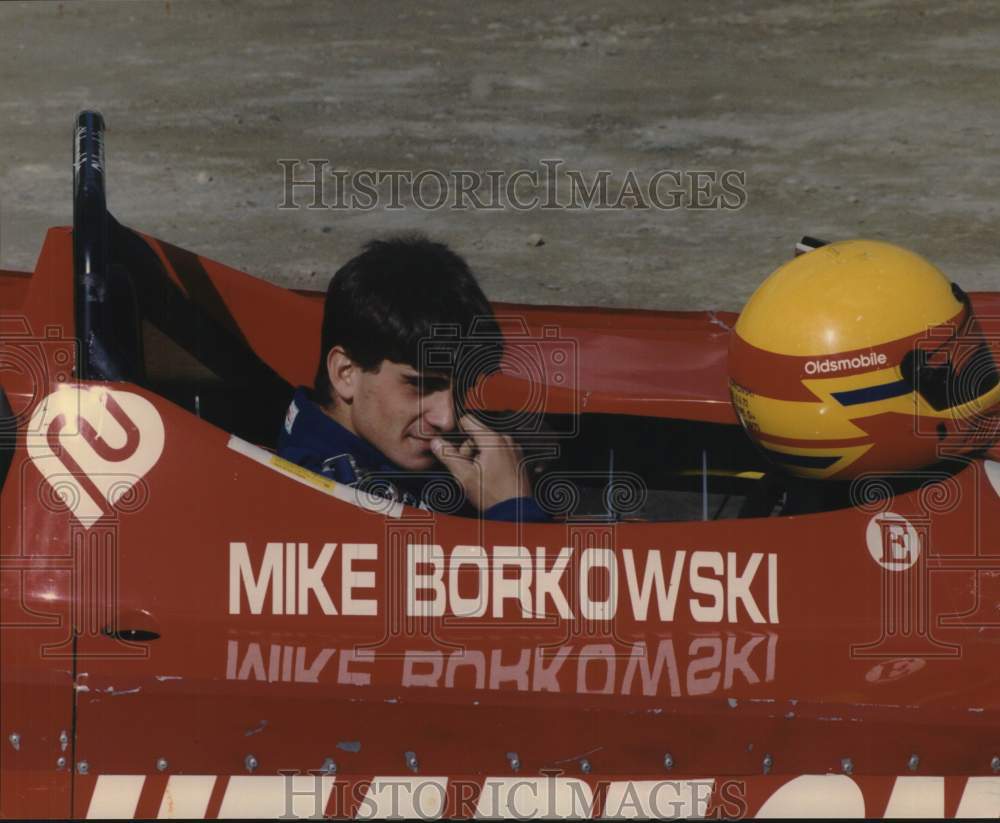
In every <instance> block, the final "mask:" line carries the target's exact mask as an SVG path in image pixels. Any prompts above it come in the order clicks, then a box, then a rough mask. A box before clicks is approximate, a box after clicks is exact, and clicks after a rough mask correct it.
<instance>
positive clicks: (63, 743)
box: [59, 729, 69, 751]
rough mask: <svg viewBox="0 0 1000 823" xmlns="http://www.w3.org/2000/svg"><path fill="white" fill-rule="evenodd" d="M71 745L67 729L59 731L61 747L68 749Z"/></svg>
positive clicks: (64, 749)
mask: <svg viewBox="0 0 1000 823" xmlns="http://www.w3.org/2000/svg"><path fill="white" fill-rule="evenodd" d="M67 746H69V735H68V734H66V730H65V729H63V730H62V731H61V732H59V748H61V749H62V750H63V751H66V747H67Z"/></svg>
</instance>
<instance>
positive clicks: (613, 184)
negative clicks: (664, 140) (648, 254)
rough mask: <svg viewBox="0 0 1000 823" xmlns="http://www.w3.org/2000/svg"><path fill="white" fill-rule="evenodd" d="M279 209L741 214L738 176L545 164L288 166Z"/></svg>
mask: <svg viewBox="0 0 1000 823" xmlns="http://www.w3.org/2000/svg"><path fill="white" fill-rule="evenodd" d="M277 163H278V166H279V167H280V168H281V174H282V180H281V182H282V190H281V198H280V200H279V203H278V208H280V209H299V208H308V209H357V210H361V211H368V210H372V209H384V210H388V211H394V210H399V209H405V208H411V207H412V208H418V209H423V210H425V211H436V210H438V209H451V210H459V211H461V210H475V211H499V210H504V209H513V210H514V211H532V210H535V209H539V210H542V211H560V210H563V211H573V210H582V209H587V210H597V211H618V210H622V209H655V210H659V211H673V210H676V209H693V210H714V209H718V210H722V211H737V210H739V209H742V208H743V207H744V206H745V205H746V204H747V187H746V182H747V181H746V172H745V171H740V170H737V169H724V170H719V169H651V170H647V171H639V170H636V169H627V170H625V171H616V170H612V169H596V170H587V171H584V170H582V169H574V168H569V167H567V166H566V162H565V161H564V160H561V159H543V160H539V161H538V166H537V167H535V168H523V169H514V170H509V169H446V170H442V169H421V170H413V169H357V170H348V169H339V168H335V167H334V166H333V165H332V163H331V162H330V160H328V159H323V158H310V159H300V158H282V159H279V160H278V161H277Z"/></svg>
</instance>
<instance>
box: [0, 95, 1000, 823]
mask: <svg viewBox="0 0 1000 823" xmlns="http://www.w3.org/2000/svg"><path fill="white" fill-rule="evenodd" d="M75 149H76V156H75V170H74V171H75V179H74V183H75V185H74V198H75V200H74V226H73V228H72V229H70V228H53V229H51V230H50V231H49V233H48V235H47V237H46V239H45V243H44V246H43V248H42V251H41V254H40V257H39V260H38V263H37V266H36V268H35V271H34V272H32V273H20V272H2V277H0V301H2V302H0V305H2V313H0V323H2V348H0V351H2V354H3V361H2V362H3V370H2V372H0V386H2V391H3V399H2V403H0V433H2V440H0V447H2V448H0V456H2V458H3V459H2V461H0V470H2V473H0V476H2V479H3V492H2V498H0V503H2V507H3V508H2V513H3V529H2V541H0V731H2V737H0V814H2V815H4V816H9V817H34V818H69V817H99V818H131V817H145V818H152V817H182V818H203V817H207V818H212V817H280V816H282V815H285V816H286V819H287V818H288V816H289V815H297V816H301V817H313V816H324V815H326V816H332V817H346V818H351V817H382V816H387V815H397V816H399V815H402V816H421V817H425V818H429V817H441V816H445V817H477V816H478V817H509V816H514V817H539V816H556V817H571V816H607V817H643V816H660V817H677V816H693V817H727V818H728V817H743V816H748V817H749V816H795V817H806V816H840V817H850V816H858V817H860V816H868V817H880V816H907V815H919V816H924V817H942V816H944V817H953V816H959V817H973V816H996V815H997V814H1000V799H998V798H1000V776H998V773H1000V734H998V733H1000V700H998V694H1000V658H998V654H997V652H998V648H1000V616H998V608H1000V498H998V490H1000V465H998V464H997V463H994V462H993V461H992V460H991V459H990V457H991V453H990V451H989V449H988V448H983V449H981V450H979V451H978V452H975V453H973V454H962V455H956V456H953V457H951V458H950V459H946V460H942V461H940V462H938V463H936V464H935V466H934V467H933V469H929V470H927V471H923V472H908V473H905V475H900V476H885V475H883V476H878V477H875V476H865V475H859V476H858V477H856V478H854V479H853V480H852V481H851V482H850V483H846V482H843V483H839V484H838V483H835V482H834V483H828V482H825V481H822V480H810V479H808V478H801V477H799V476H796V475H794V474H791V473H788V472H786V471H783V470H782V469H781V468H779V467H777V465H776V464H775V463H773V462H771V460H770V459H769V458H768V457H767V455H766V454H765V452H764V451H762V450H761V449H760V448H759V447H758V444H755V443H754V441H753V440H752V439H751V438H750V437H748V436H747V433H746V431H745V429H744V427H743V426H742V425H740V420H739V419H738V417H737V413H736V410H735V407H734V404H733V401H732V399H731V392H730V385H729V378H730V375H729V357H728V352H729V350H730V343H731V337H732V335H733V331H732V329H733V327H734V324H735V323H736V320H737V317H736V315H735V314H731V313H724V312H653V311H621V310H613V309H594V308H582V309H576V308H556V307H537V306H515V305H498V306H496V311H497V314H498V317H499V318H500V320H501V325H502V328H503V330H504V337H505V341H506V344H507V348H508V351H509V352H513V353H514V354H513V356H511V357H508V359H507V360H506V361H505V362H506V365H505V367H504V372H503V374H501V375H499V376H498V377H497V378H496V379H495V380H493V381H492V382H491V384H490V386H489V389H488V390H484V391H483V392H482V395H481V397H480V398H479V399H480V404H481V409H482V411H483V412H484V413H486V414H496V415H501V414H503V415H507V416H508V417H507V419H509V418H510V416H512V415H513V416H515V417H517V419H518V421H519V422H518V436H519V439H520V440H521V442H522V444H523V445H524V448H525V453H526V454H527V455H528V456H529V458H530V459H532V460H534V461H537V471H536V475H535V491H536V496H537V498H538V500H539V502H540V504H541V505H542V506H543V507H545V508H546V509H547V510H548V511H549V512H550V513H551V515H552V519H551V521H549V522H542V523H515V522H499V521H487V520H481V519H478V518H467V517H463V516H461V512H460V511H458V510H457V509H456V510H454V511H452V512H451V513H448V507H447V504H445V505H443V506H441V507H439V509H441V510H439V511H436V512H429V511H425V510H423V509H416V508H410V507H407V506H403V505H401V504H399V503H392V502H390V501H387V500H386V499H383V498H382V497H379V496H378V495H376V494H370V493H361V492H358V491H357V490H355V489H353V488H348V487H344V486H342V485H339V484H337V483H335V482H333V481H331V480H328V479H326V478H325V477H322V476H320V475H316V474H313V473H311V472H309V471H306V470H304V469H302V468H300V467H298V466H295V465H293V464H291V463H288V462H286V461H284V460H282V459H281V458H280V457H278V456H277V455H276V454H275V453H274V452H273V446H274V442H275V439H276V435H277V432H278V429H279V428H280V425H281V421H282V419H283V415H284V412H285V409H286V407H287V404H288V401H289V398H290V396H291V393H292V389H293V387H295V386H296V385H300V384H308V383H310V382H311V378H312V369H313V360H314V353H315V352H316V351H317V350H318V348H319V330H320V322H321V316H322V308H323V301H322V295H319V294H309V293H303V292H298V291H294V290H288V289H284V288H280V287H278V286H275V285H272V284H269V283H267V282H264V281H262V280H259V279H255V278H254V277H252V276H250V275H247V274H245V273H242V272H239V271H237V270H235V269H232V268H229V267H227V266H225V265H222V264H220V263H216V262H214V261H211V260H208V259H206V258H204V257H201V256H199V255H197V254H195V253H193V252H189V251H186V250H183V249H180V248H178V247H176V246H173V245H171V244H169V243H167V242H164V241H161V240H158V239H156V238H153V237H150V236H148V235H144V234H141V233H138V232H136V231H133V230H131V229H128V228H126V227H124V226H122V225H120V224H119V223H117V222H116V221H115V220H114V218H113V217H111V216H110V215H109V214H108V212H107V209H106V207H105V198H104V163H103V123H102V120H101V118H100V116H99V115H97V114H94V113H89V112H87V113H84V114H82V115H80V117H79V120H78V123H77V128H76V134H75ZM812 245H816V244H812ZM808 254H810V255H811V254H813V252H811V251H810V252H808ZM969 300H970V301H971V305H974V306H975V309H976V314H977V316H978V317H979V321H980V323H981V324H982V327H983V331H984V332H985V333H986V335H987V337H989V336H990V335H995V332H996V331H997V330H998V328H1000V322H997V320H996V319H994V320H993V321H992V323H991V321H990V317H991V315H992V316H993V318H997V317H998V316H1000V294H993V293H989V294H985V293H978V294H973V295H970V296H969ZM744 423H746V420H744ZM786 453H787V454H796V453H797V452H795V451H794V450H791V451H789V450H787V449H786Z"/></svg>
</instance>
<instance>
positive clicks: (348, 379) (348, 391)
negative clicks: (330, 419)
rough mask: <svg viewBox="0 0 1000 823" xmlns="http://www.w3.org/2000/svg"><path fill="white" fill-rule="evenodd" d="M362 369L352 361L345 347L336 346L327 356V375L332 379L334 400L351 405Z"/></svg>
mask: <svg viewBox="0 0 1000 823" xmlns="http://www.w3.org/2000/svg"><path fill="white" fill-rule="evenodd" d="M360 372H361V367H360V366H359V365H358V364H357V363H355V362H354V361H353V360H351V358H350V356H349V355H348V354H347V352H346V351H344V347H343V346H334V347H333V348H332V349H330V351H329V352H328V353H327V355H326V374H327V377H329V378H330V386H331V388H332V389H333V397H334V400H343V401H344V402H345V403H350V402H351V401H352V400H353V399H354V394H355V392H356V391H357V388H358V375H359V374H360Z"/></svg>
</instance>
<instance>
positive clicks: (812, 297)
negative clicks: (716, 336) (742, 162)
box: [729, 240, 1000, 479]
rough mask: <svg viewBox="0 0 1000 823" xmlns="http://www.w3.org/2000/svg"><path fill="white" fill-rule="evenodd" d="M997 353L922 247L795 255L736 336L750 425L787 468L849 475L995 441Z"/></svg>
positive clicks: (861, 246)
mask: <svg viewBox="0 0 1000 823" xmlns="http://www.w3.org/2000/svg"><path fill="white" fill-rule="evenodd" d="M996 353H997V352H996V351H995V347H994V346H993V345H991V343H990V341H987V340H986V338H985V337H984V336H983V334H982V331H981V329H980V327H979V323H978V322H977V321H976V318H975V315H974V314H973V311H972V304H971V302H970V301H969V298H968V296H967V295H966V294H965V292H963V291H962V290H961V289H960V288H959V287H958V286H957V285H955V284H953V283H950V282H949V281H948V279H947V278H946V277H945V276H944V275H943V274H942V273H941V272H940V271H939V270H938V269H937V268H936V267H935V266H933V265H932V264H931V263H929V262H928V261H927V260H925V259H924V258H922V257H920V256H919V255H917V254H914V253H913V252H910V251H907V250H906V249H903V248H900V247H899V246H894V245H892V244H890V243H880V242H876V241H873V240H848V241H844V242H841V243H832V244H830V245H826V246H822V247H820V248H818V249H816V250H815V251H810V252H808V253H807V254H803V255H801V256H799V257H796V258H795V259H794V260H792V261H790V262H788V263H786V264H785V265H784V266H782V267H781V268H779V269H778V270H777V271H775V272H774V273H773V274H772V275H771V276H770V277H768V278H767V280H765V281H764V282H763V283H762V284H761V286H760V288H758V289H757V291H756V292H754V294H753V295H752V296H751V297H750V300H749V301H748V302H747V304H746V306H745V307H744V309H743V312H742V313H741V314H740V317H739V320H738V321H737V323H736V327H735V329H734V332H733V334H732V337H731V341H730V347H729V377H730V383H729V386H730V392H731V394H732V398H733V404H734V406H735V408H736V412H737V415H738V416H739V418H740V422H741V423H742V424H743V427H744V428H745V429H746V431H747V433H748V434H749V435H750V436H751V437H752V438H753V439H754V440H755V441H756V442H757V444H758V445H759V446H760V447H761V448H762V449H764V451H765V453H766V454H767V455H768V456H769V457H770V458H771V459H772V460H773V461H774V462H776V463H778V464H779V465H780V466H781V467H782V468H783V469H785V470H786V471H788V472H790V473H792V474H795V475H799V476H803V477H813V478H836V479H844V478H850V477H855V476H857V475H859V474H862V473H864V472H869V471H874V472H891V471H900V470H905V469H913V468H919V467H921V466H926V465H929V464H931V463H933V462H935V461H936V460H938V459H940V457H941V456H942V452H941V450H940V446H941V445H943V444H945V445H947V447H948V449H949V453H951V454H954V453H956V451H963V450H969V449H972V448H975V447H981V446H983V445H986V443H984V432H986V434H985V436H987V437H991V438H992V434H990V432H994V431H995V427H994V426H992V425H990V426H984V425H983V424H984V422H991V418H990V417H989V415H990V414H991V413H992V412H994V407H995V406H996V405H997V404H998V402H1000V378H998V374H997V368H996Z"/></svg>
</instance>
